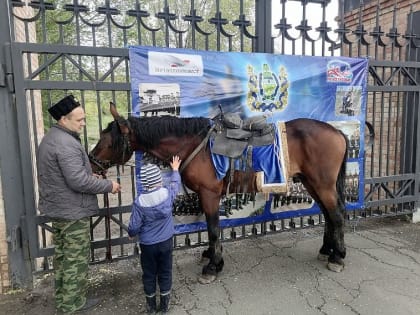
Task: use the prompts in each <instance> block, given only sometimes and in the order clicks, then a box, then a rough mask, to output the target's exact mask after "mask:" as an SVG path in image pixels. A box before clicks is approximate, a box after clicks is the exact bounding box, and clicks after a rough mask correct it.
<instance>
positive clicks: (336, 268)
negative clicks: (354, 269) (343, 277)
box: [327, 262, 344, 272]
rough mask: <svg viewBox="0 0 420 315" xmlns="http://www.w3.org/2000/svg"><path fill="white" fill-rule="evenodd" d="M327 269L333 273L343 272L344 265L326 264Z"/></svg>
mask: <svg viewBox="0 0 420 315" xmlns="http://www.w3.org/2000/svg"><path fill="white" fill-rule="evenodd" d="M327 268H328V269H329V270H331V271H334V272H342V271H343V270H344V264H343V265H341V264H337V263H332V262H328V264H327Z"/></svg>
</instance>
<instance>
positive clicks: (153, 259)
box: [140, 237, 173, 296]
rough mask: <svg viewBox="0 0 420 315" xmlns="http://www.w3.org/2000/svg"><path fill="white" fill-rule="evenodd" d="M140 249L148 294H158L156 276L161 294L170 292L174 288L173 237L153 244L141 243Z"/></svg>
mask: <svg viewBox="0 0 420 315" xmlns="http://www.w3.org/2000/svg"><path fill="white" fill-rule="evenodd" d="M140 250H141V254H140V262H141V267H142V269H143V286H144V293H145V294H146V296H153V295H155V294H156V278H157V281H158V284H159V289H160V294H165V293H168V292H170V291H171V288H172V250H173V240H172V237H171V238H169V239H168V240H166V241H163V242H160V243H157V244H153V245H144V244H140Z"/></svg>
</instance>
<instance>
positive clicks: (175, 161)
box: [170, 155, 182, 171]
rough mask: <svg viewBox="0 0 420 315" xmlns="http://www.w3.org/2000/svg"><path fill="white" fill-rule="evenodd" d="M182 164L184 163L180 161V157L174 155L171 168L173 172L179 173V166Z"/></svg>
mask: <svg viewBox="0 0 420 315" xmlns="http://www.w3.org/2000/svg"><path fill="white" fill-rule="evenodd" d="M181 162H182V161H181V160H180V159H179V156H178V155H174V156H173V157H172V162H171V163H170V164H171V167H172V170H174V171H177V170H178V169H179V165H181Z"/></svg>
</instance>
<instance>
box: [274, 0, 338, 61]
mask: <svg viewBox="0 0 420 315" xmlns="http://www.w3.org/2000/svg"><path fill="white" fill-rule="evenodd" d="M338 3H339V0H332V1H331V2H330V3H329V4H328V5H327V8H326V10H325V20H326V21H327V23H328V27H330V28H332V30H334V29H336V28H337V27H338V24H337V22H336V21H335V18H336V17H337V16H338ZM272 6H273V10H272V23H273V35H274V36H278V34H279V30H277V29H274V25H276V24H278V23H279V22H280V19H281V18H282V15H283V11H282V5H281V4H280V0H273V1H272ZM285 12H286V16H285V17H286V19H287V24H290V25H292V28H291V29H290V30H289V34H290V35H291V36H292V37H293V38H297V37H298V36H299V31H298V30H296V29H295V27H296V26H297V25H299V24H300V22H301V21H302V19H303V7H302V4H301V2H300V1H287V2H286V4H285ZM290 12H295V13H296V14H290ZM322 14H323V12H322V7H321V5H320V4H316V3H309V4H308V5H307V6H306V20H307V21H308V25H309V26H311V27H312V30H311V31H310V32H309V36H310V37H311V38H312V39H317V38H318V37H319V34H318V32H316V31H315V29H316V28H317V27H319V26H320V23H321V21H322V20H323V17H322ZM329 36H330V37H331V38H332V39H333V40H336V39H337V34H336V33H334V32H332V31H331V33H330V34H329ZM305 45H306V50H305V55H312V51H311V46H310V45H309V42H308V41H306V43H305ZM302 46H303V45H302V40H301V39H298V40H297V41H296V45H295V52H294V54H297V55H301V54H302ZM274 47H275V51H276V52H280V47H281V43H280V40H279V39H277V40H276V39H275V41H274ZM320 47H321V43H317V44H316V48H315V55H321V54H322V50H321V48H320ZM292 52H293V48H292V45H291V43H290V42H288V44H287V45H285V53H286V54H292ZM324 54H325V55H326V56H329V55H331V52H329V51H326V52H325V53H324ZM334 54H335V55H338V51H337V52H335V53H334Z"/></svg>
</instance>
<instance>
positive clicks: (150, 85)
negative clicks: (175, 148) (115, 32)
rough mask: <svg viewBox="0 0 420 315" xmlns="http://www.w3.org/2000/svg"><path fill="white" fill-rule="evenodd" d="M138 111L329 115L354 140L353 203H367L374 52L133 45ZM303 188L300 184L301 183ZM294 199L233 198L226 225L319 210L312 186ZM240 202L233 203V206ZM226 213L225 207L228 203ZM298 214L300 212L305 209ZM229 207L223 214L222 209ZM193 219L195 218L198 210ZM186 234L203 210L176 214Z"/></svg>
mask: <svg viewBox="0 0 420 315" xmlns="http://www.w3.org/2000/svg"><path fill="white" fill-rule="evenodd" d="M129 56H130V72H131V84H132V111H133V113H134V115H138V116H140V115H158V114H167V113H172V114H175V115H179V116H182V117H191V116H203V117H209V118H212V117H214V116H216V115H217V114H218V113H219V110H220V109H219V106H221V107H222V108H223V111H224V113H227V112H236V113H239V114H240V115H241V117H242V118H247V117H251V116H255V115H261V114H268V116H269V118H268V121H269V122H277V121H288V120H291V119H295V118H300V117H305V118H313V119H317V120H323V121H326V122H328V123H330V124H332V125H334V126H335V127H337V128H339V129H341V130H342V131H343V132H344V133H345V134H346V135H347V136H348V138H349V140H350V148H349V158H348V160H347V175H348V176H347V180H346V196H347V197H346V198H347V204H346V208H347V209H356V208H361V207H362V206H363V187H364V176H363V174H364V170H363V157H364V142H363V139H364V130H365V129H364V123H365V111H366V94H367V93H366V81H367V69H368V60H367V59H366V58H346V57H311V56H286V55H275V54H263V53H240V52H214V51H198V50H191V49H175V48H158V47H144V46H135V47H130V50H129ZM295 186H296V187H295ZM291 192H292V196H291V197H289V199H288V198H286V197H284V196H283V197H279V196H270V198H269V199H268V201H267V198H266V196H263V197H260V199H258V198H254V199H255V200H252V201H249V200H247V198H248V197H249V196H248V197H247V196H239V197H240V198H242V199H239V200H231V201H230V206H229V211H226V213H223V214H222V216H221V219H222V220H221V224H222V226H235V225H240V224H249V223H254V222H261V221H265V220H270V219H280V218H286V217H291V216H296V215H311V214H316V213H318V212H319V208H318V206H316V204H315V203H314V202H313V201H312V200H311V198H310V197H309V195H308V194H307V193H306V192H305V190H304V188H303V187H302V186H301V185H299V184H296V185H295V184H293V187H292V191H291ZM232 203H233V206H231V205H232ZM221 211H222V212H223V206H222V207H221ZM296 211H297V212H298V213H297V212H296ZM222 212H221V213H222ZM190 217H191V216H190ZM176 222H177V225H176V229H177V232H178V233H183V232H191V231H194V230H198V229H205V223H204V222H205V220H204V217H203V216H194V220H192V218H189V219H188V220H187V219H185V218H182V216H179V218H178V216H176Z"/></svg>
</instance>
